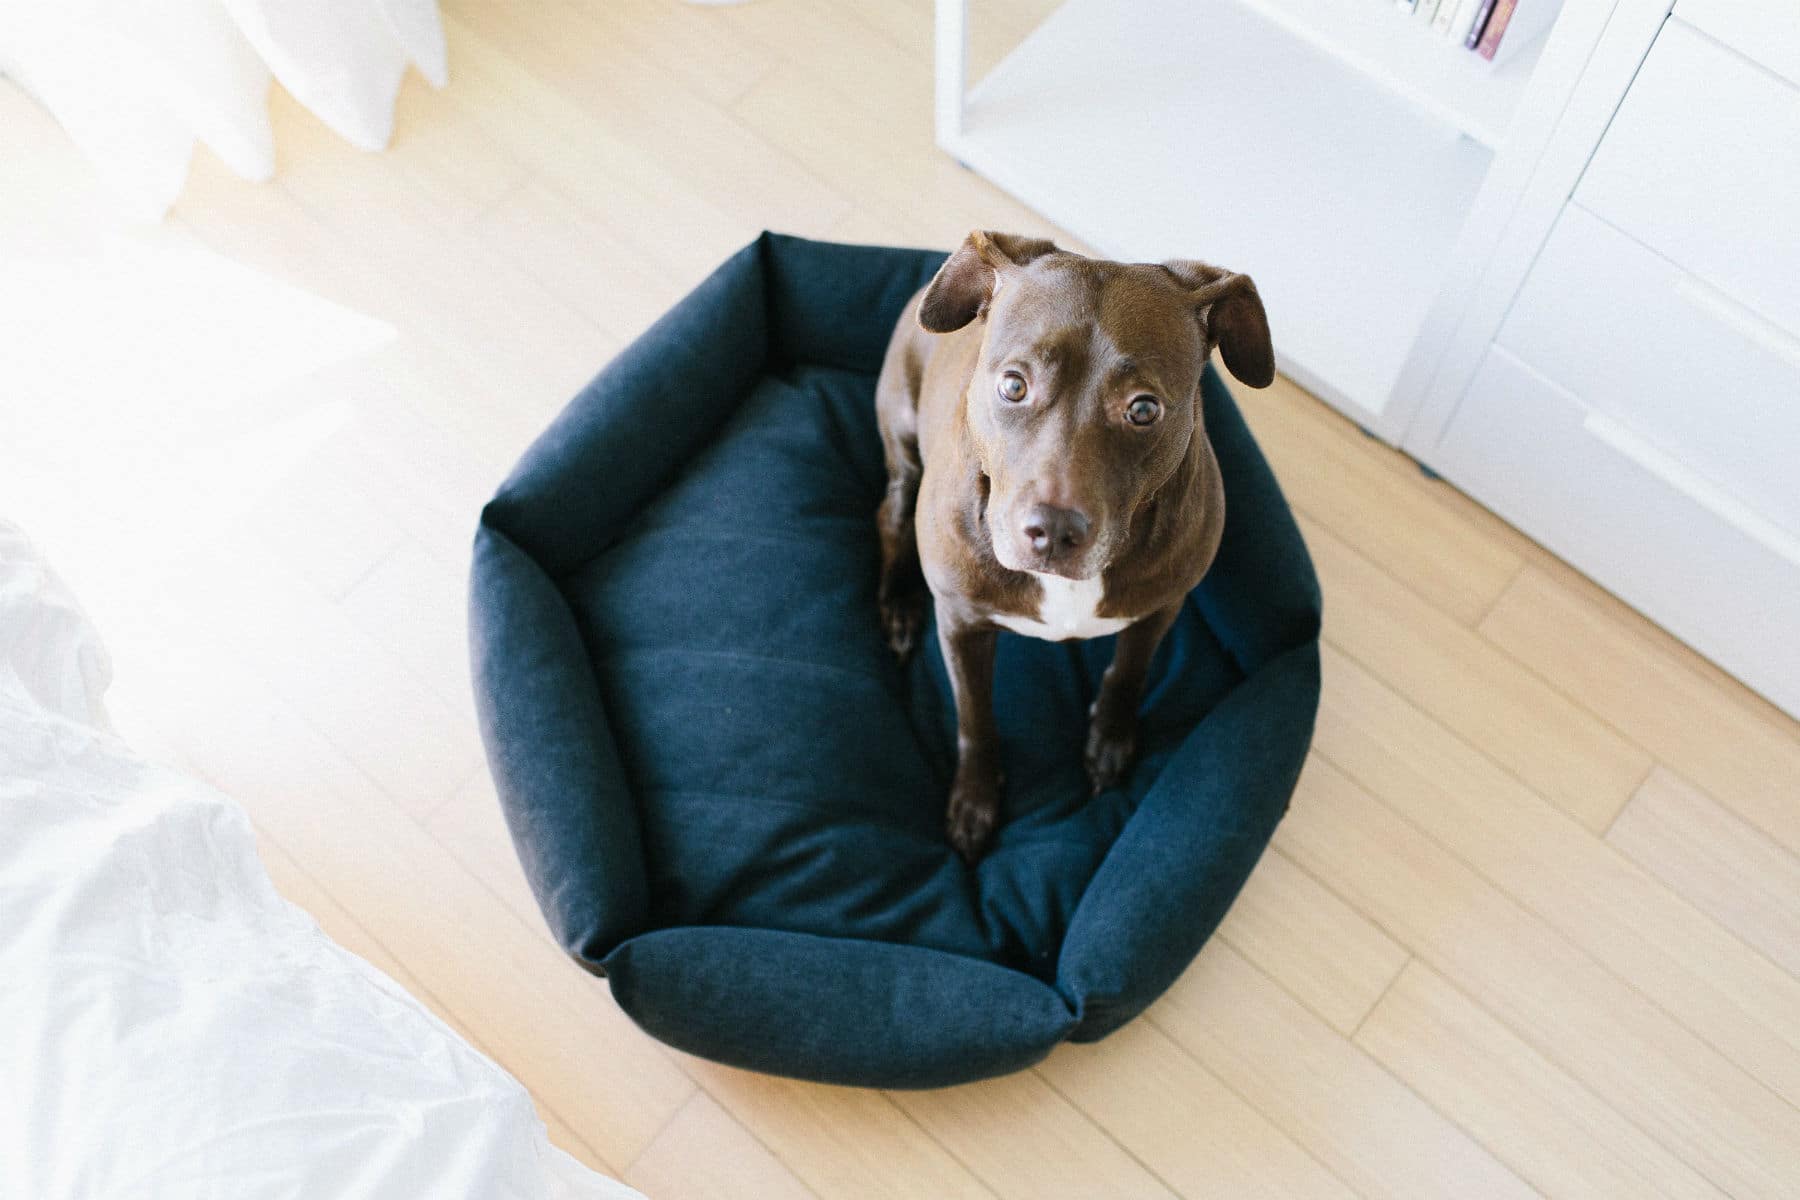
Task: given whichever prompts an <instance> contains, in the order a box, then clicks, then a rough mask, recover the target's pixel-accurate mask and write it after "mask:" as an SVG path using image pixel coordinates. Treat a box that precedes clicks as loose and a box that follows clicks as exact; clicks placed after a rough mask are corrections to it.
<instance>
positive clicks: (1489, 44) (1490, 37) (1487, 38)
mask: <svg viewBox="0 0 1800 1200" xmlns="http://www.w3.org/2000/svg"><path fill="white" fill-rule="evenodd" d="M1517 4H1518V0H1494V10H1493V11H1492V12H1490V13H1489V14H1488V19H1487V24H1486V25H1485V26H1484V27H1483V28H1482V30H1481V40H1480V41H1479V42H1477V43H1476V44H1475V53H1477V54H1479V55H1481V57H1483V58H1485V59H1487V60H1488V61H1489V62H1493V61H1494V52H1495V51H1496V50H1498V49H1500V39H1501V38H1503V37H1505V36H1506V26H1507V24H1508V23H1509V22H1510V21H1511V20H1512V15H1513V9H1514V8H1515V7H1516V6H1517Z"/></svg>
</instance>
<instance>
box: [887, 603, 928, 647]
mask: <svg viewBox="0 0 1800 1200" xmlns="http://www.w3.org/2000/svg"><path fill="white" fill-rule="evenodd" d="M928 601H929V594H928V593H927V592H926V591H925V589H923V588H911V589H907V590H904V591H895V592H892V593H890V592H888V591H887V590H886V589H884V590H883V592H882V595H881V632H882V633H883V634H884V635H885V636H886V637H887V644H888V649H890V650H892V651H893V652H894V657H896V658H898V659H899V660H900V661H901V662H905V661H906V660H907V659H908V658H910V657H912V652H913V651H914V650H917V649H918V648H919V636H920V634H921V633H922V632H923V631H924V629H925V605H926V604H927V603H928Z"/></svg>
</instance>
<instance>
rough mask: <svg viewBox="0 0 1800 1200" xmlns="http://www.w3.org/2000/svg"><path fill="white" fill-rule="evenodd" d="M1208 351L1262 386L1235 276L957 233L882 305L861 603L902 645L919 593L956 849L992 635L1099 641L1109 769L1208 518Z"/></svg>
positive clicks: (995, 785) (989, 755) (988, 817)
mask: <svg viewBox="0 0 1800 1200" xmlns="http://www.w3.org/2000/svg"><path fill="white" fill-rule="evenodd" d="M1215 345H1216V346H1217V347H1218V348H1219V350H1220V351H1221V353H1222V354H1223V356H1224V359H1225V365H1226V366H1227V367H1228V368H1230V370H1231V373H1232V374H1233V375H1235V376H1237V377H1238V378H1239V379H1241V380H1243V381H1244V382H1245V383H1247V384H1250V385H1251V386H1252V387H1266V386H1268V384H1269V383H1270V381H1271V380H1273V379H1274V377H1275V361H1274V355H1273V352H1272V351H1271V349H1270V345H1269V325H1268V320H1267V318H1266V317H1265V316H1264V314H1263V307H1262V301H1261V299H1260V298H1259V297H1258V296H1257V294H1256V285H1255V284H1253V283H1252V282H1251V281H1250V277H1249V276H1247V275H1238V274H1234V273H1232V272H1230V271H1225V270H1221V269H1220V268H1218V267H1212V266H1208V265H1206V264H1205V263H1198V262H1170V263H1164V264H1162V265H1160V266H1152V265H1148V264H1141V263H1139V264H1124V263H1114V262H1101V261H1098V260H1095V259H1090V258H1084V257H1082V256H1081V255H1078V254H1072V253H1069V252H1067V251H1063V250H1058V249H1057V248H1056V247H1055V246H1054V245H1052V244H1051V243H1049V242H1046V241H1041V240H1037V239H1031V238H1022V237H1016V236H1011V235H1008V234H1000V233H980V232H977V233H971V234H970V235H969V236H968V239H967V240H966V241H964V242H963V244H962V246H961V248H959V249H958V250H957V251H956V253H955V254H953V255H951V256H950V259H949V261H947V262H946V263H945V264H944V265H943V267H942V268H941V269H940V270H939V271H938V273H937V276H936V277H935V278H934V279H933V280H932V281H931V283H930V284H929V285H928V286H927V287H926V288H925V289H924V291H922V292H920V293H919V295H918V296H916V297H914V298H913V300H912V302H911V303H909V304H908V305H907V308H906V311H905V312H904V313H903V314H902V315H901V318H900V324H899V326H898V327H897V328H896V329H895V330H894V336H893V340H892V341H891V342H890V343H889V345H888V351H887V360H886V362H885V363H884V364H883V365H882V369H881V380H880V383H879V385H878V386H877V390H876V401H875V402H876V407H877V410H878V413H879V416H880V421H881V438H882V443H883V446H884V449H885V451H886V455H887V469H888V487H887V496H886V499H884V500H883V501H882V504H881V510H880V513H879V514H878V517H877V520H878V522H879V525H880V530H881V548H882V570H881V585H880V600H881V615H882V622H883V625H884V627H885V629H886V631H887V638H888V642H889V644H890V645H892V647H893V648H894V651H895V653H897V654H899V655H901V656H902V657H905V656H906V655H907V654H908V653H910V652H911V651H912V650H913V649H914V647H915V645H916V643H917V640H918V636H919V630H920V629H921V628H922V626H923V624H924V616H925V602H926V588H927V587H929V589H930V594H931V596H932V597H933V598H935V600H936V603H937V618H938V642H939V645H940V646H941V647H942V649H943V654H944V662H945V665H946V666H947V668H948V669H949V674H950V682H951V688H952V691H953V693H954V695H955V699H956V713H957V754H958V757H957V767H956V780H955V783H954V785H953V786H952V788H951V791H950V805H949V812H948V814H947V824H948V832H949V837H950V842H951V844H952V845H953V846H954V847H955V848H956V850H957V852H958V853H960V854H961V855H962V856H963V857H964V858H965V859H967V860H969V861H971V862H972V861H974V860H975V859H976V858H978V857H979V856H980V854H981V852H982V850H983V849H984V848H985V846H986V845H987V842H988V839H989V838H990V837H991V836H992V834H993V831H994V825H995V822H996V820H997V819H998V816H999V807H1000V763H999V761H998V758H999V755H998V745H997V740H998V739H997V736H996V733H995V727H994V714H993V695H992V689H993V669H994V641H995V637H996V636H997V632H998V630H1000V629H1010V630H1013V631H1015V632H1018V633H1023V634H1027V635H1029V636H1031V637H1039V638H1048V639H1050V640H1052V641H1062V640H1065V639H1068V638H1090V637H1101V636H1104V635H1106V634H1112V633H1116V634H1118V635H1119V638H1118V645H1117V648H1116V650H1115V651H1114V655H1113V662H1112V666H1111V667H1109V668H1108V669H1107V672H1106V675H1105V677H1104V679H1103V680H1102V682H1101V685H1100V694H1099V697H1098V698H1097V699H1096V700H1095V701H1094V705H1093V708H1092V710H1091V716H1092V723H1091V725H1090V727H1089V731H1088V739H1087V770H1088V776H1089V778H1090V779H1091V780H1092V782H1093V786H1094V790H1095V791H1096V792H1098V791H1100V790H1102V789H1104V788H1107V787H1110V786H1112V785H1113V784H1115V783H1117V782H1118V781H1119V780H1120V779H1121V778H1123V776H1124V774H1125V772H1126V770H1127V768H1128V767H1129V766H1130V765H1131V759H1132V755H1133V752H1134V750H1135V748H1136V733H1137V710H1138V704H1139V702H1140V701H1141V700H1142V698H1143V689H1144V677H1145V674H1146V672H1147V671H1148V670H1149V666H1150V659H1151V656H1152V654H1154V653H1155V651H1156V646H1157V643H1158V642H1160V641H1161V640H1162V636H1163V634H1164V633H1166V632H1167V631H1168V628H1169V626H1170V624H1171V623H1172V622H1173V621H1174V620H1175V616H1176V614H1177V613H1178V612H1179V611H1180V608H1181V602H1182V599H1183V597H1185V596H1186V595H1187V594H1188V592H1190V591H1191V590H1193V588H1194V586H1195V585H1196V584H1197V583H1199V582H1200V577H1201V576H1202V575H1204V574H1205V573H1206V569H1207V568H1208V567H1209V566H1211V565H1212V560H1213V555H1214V554H1215V553H1217V551H1218V547H1219V537H1220V534H1221V532H1222V531H1223V529H1224V523H1225V495H1224V490H1223V487H1222V485H1221V482H1220V479H1219V466H1218V462H1217V460H1215V459H1214V457H1213V451H1212V444H1211V443H1210V442H1208V441H1207V438H1206V430H1205V429H1204V428H1203V427H1202V424H1201V414H1200V373H1201V370H1202V368H1203V367H1204V366H1205V365H1206V361H1207V358H1208V357H1209V356H1210V355H1211V353H1212V350H1213V347H1214V346H1215Z"/></svg>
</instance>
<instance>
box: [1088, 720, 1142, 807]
mask: <svg viewBox="0 0 1800 1200" xmlns="http://www.w3.org/2000/svg"><path fill="white" fill-rule="evenodd" d="M1136 757H1137V714H1135V713H1132V714H1128V715H1127V716H1125V717H1123V718H1118V717H1112V718H1109V717H1107V716H1105V715H1103V714H1101V713H1099V712H1095V714H1094V717H1093V720H1092V721H1091V722H1090V723H1089V725H1088V740H1087V774H1088V782H1089V783H1091V784H1093V786H1094V795H1096V796H1098V795H1099V794H1100V793H1101V792H1104V791H1106V790H1107V789H1108V788H1111V787H1117V786H1118V785H1119V784H1120V783H1122V782H1124V779H1125V776H1126V775H1127V774H1129V773H1130V771H1131V764H1132V760H1133V759H1135V758H1136Z"/></svg>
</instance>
